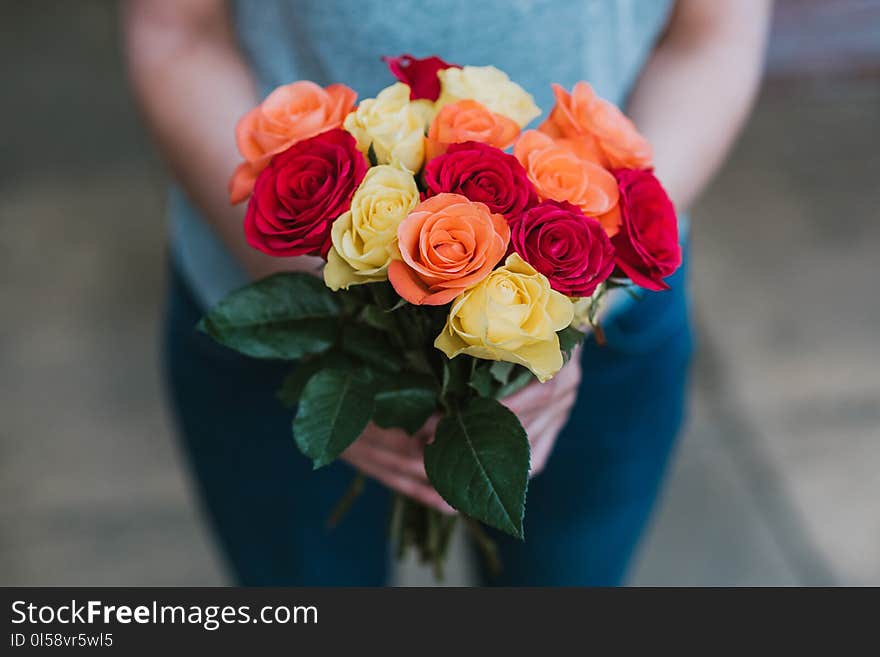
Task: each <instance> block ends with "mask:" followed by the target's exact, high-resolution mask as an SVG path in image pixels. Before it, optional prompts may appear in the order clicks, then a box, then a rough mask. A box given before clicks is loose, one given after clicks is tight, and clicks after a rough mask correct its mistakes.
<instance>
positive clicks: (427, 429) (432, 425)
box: [414, 413, 441, 445]
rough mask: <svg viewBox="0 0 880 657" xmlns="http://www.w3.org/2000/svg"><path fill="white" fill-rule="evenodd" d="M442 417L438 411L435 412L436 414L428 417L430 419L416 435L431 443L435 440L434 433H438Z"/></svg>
mask: <svg viewBox="0 0 880 657" xmlns="http://www.w3.org/2000/svg"><path fill="white" fill-rule="evenodd" d="M440 418H441V416H440V415H439V414H438V413H434V415H432V416H431V417H429V418H428V421H427V422H425V424H424V425H423V426H422V428H421V429H419V430H418V431H416V433H415V436H414V437H415V438H417V439H418V440H420V441H422V442H424V443H426V444H429V445H430V444H431V443H432V442H434V434H436V433H437V425H438V424H439V423H440Z"/></svg>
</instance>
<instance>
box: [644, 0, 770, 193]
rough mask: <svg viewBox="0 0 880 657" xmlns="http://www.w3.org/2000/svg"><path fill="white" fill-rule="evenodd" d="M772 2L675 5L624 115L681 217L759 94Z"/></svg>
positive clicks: (701, 0) (685, 0) (681, 0)
mask: <svg viewBox="0 0 880 657" xmlns="http://www.w3.org/2000/svg"><path fill="white" fill-rule="evenodd" d="M771 6H772V0H678V2H677V3H676V6H675V9H674V11H673V14H672V17H671V19H670V22H669V25H668V26H667V30H666V33H665V34H664V36H663V38H662V39H661V41H660V43H659V44H658V47H657V48H656V49H655V51H654V53H653V54H652V56H651V58H650V60H649V61H648V64H647V66H646V67H645V69H644V71H643V72H642V75H641V77H640V78H639V81H638V83H637V84H636V86H635V88H634V90H633V93H632V96H631V97H630V106H629V109H628V113H629V114H630V116H632V118H633V120H634V121H635V123H636V125H637V126H638V128H639V131H640V132H641V133H642V134H643V135H644V136H645V137H646V138H647V139H648V141H650V142H651V144H652V145H653V147H654V160H655V166H656V169H657V176H658V177H659V178H660V180H662V181H663V185H664V186H665V187H666V188H667V190H668V191H669V194H670V196H671V197H672V200H673V201H674V202H675V204H676V206H678V207H680V208H682V209H686V208H687V207H688V206H689V205H690V204H691V203H692V202H693V201H694V200H695V199H696V197H697V196H698V195H699V194H700V192H701V191H702V190H703V188H704V187H705V185H706V184H707V183H708V181H709V180H710V178H711V177H712V176H713V175H714V174H715V172H716V171H717V169H718V168H719V167H720V166H721V163H722V162H723V161H724V158H725V156H726V155H727V152H728V150H729V149H730V147H731V145H732V144H733V141H734V138H735V137H736V135H737V133H738V132H739V130H740V128H741V127H742V124H743V123H744V121H745V119H746V117H747V116H748V113H749V110H750V108H751V105H752V102H753V100H754V97H755V94H756V92H757V89H758V84H759V82H760V78H761V70H762V67H763V59H764V46H765V41H766V35H767V28H768V25H769V19H770V9H771Z"/></svg>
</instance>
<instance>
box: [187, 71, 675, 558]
mask: <svg viewBox="0 0 880 657" xmlns="http://www.w3.org/2000/svg"><path fill="white" fill-rule="evenodd" d="M385 61H386V63H387V64H388V67H389V69H390V70H391V73H392V74H393V75H394V76H395V77H396V78H397V79H398V80H399V82H397V83H395V84H392V85H391V86H389V87H387V88H385V89H384V90H382V91H381V92H380V93H379V94H378V95H377V96H376V97H375V98H370V99H367V100H363V101H361V102H360V104H357V105H356V104H355V102H356V94H355V92H354V91H352V90H351V89H350V88H348V87H346V86H344V85H341V84H334V85H330V86H328V87H326V88H322V87H320V86H318V85H316V84H314V83H312V82H307V81H301V82H294V83H292V84H289V85H285V86H282V87H279V88H278V89H276V90H275V91H273V92H272V93H271V94H270V95H269V96H268V97H267V98H266V99H265V100H264V101H263V102H262V103H261V104H260V105H259V106H258V107H256V108H254V109H253V110H251V111H250V112H249V113H248V114H246V115H245V116H244V117H243V118H242V119H241V121H240V122H239V124H238V127H237V130H236V138H237V143H238V148H239V150H240V151H241V154H242V156H243V157H244V162H242V164H241V165H240V166H239V167H238V168H237V170H236V171H235V173H234V175H233V177H232V179H231V181H230V196H231V200H232V202H233V203H238V202H242V201H245V200H247V199H249V200H248V207H247V214H246V218H245V222H244V232H245V235H246V237H247V241H248V243H249V244H250V245H251V246H253V247H254V248H257V249H259V250H261V251H263V252H264V253H267V254H269V255H272V256H299V255H317V256H320V257H322V258H323V259H324V260H325V261H326V265H325V266H324V268H323V279H322V278H319V277H318V276H320V275H321V273H320V272H315V273H316V274H318V276H314V275H310V274H307V273H281V274H276V275H273V276H270V277H268V278H265V279H263V280H260V281H257V282H255V283H252V284H250V285H248V286H246V287H244V288H243V289H240V290H238V291H236V292H233V293H231V294H230V295H229V296H227V297H226V298H225V299H224V300H223V301H221V302H220V303H219V304H218V305H217V306H216V307H215V308H213V309H212V310H211V312H210V313H209V314H208V315H207V316H206V317H205V318H204V319H203V320H202V323H201V324H200V327H201V329H202V330H204V331H205V332H207V333H208V334H209V335H210V336H211V337H213V338H214V339H215V340H217V341H219V342H220V343H222V344H224V345H226V346H228V347H230V348H232V349H235V350H237V351H239V352H240V353H243V354H246V355H248V356H252V357H254V358H271V359H284V360H288V361H290V362H291V372H290V375H289V377H288V378H287V380H286V381H285V382H284V384H283V387H282V388H281V390H280V391H279V393H278V395H279V398H280V399H281V401H282V402H284V403H286V404H288V405H290V406H291V407H292V408H295V409H296V411H295V417H294V419H293V437H294V440H295V441H296V444H297V445H298V447H299V449H300V450H301V451H302V452H303V454H305V455H306V456H307V457H309V458H310V459H312V461H313V463H314V466H315V467H316V468H318V467H321V466H324V465H327V464H328V463H330V462H331V461H333V460H334V459H335V458H336V457H337V456H339V455H340V454H341V453H342V452H343V451H344V450H345V449H346V448H347V447H348V446H349V445H350V444H351V443H352V442H353V441H354V440H355V439H356V438H357V437H358V436H359V435H360V434H361V433H362V432H363V430H364V428H365V427H366V426H367V424H368V423H369V422H371V421H372V422H374V423H376V424H377V425H379V426H381V427H398V428H401V429H403V430H404V431H406V432H408V433H409V434H415V433H416V432H417V431H418V430H419V429H420V428H421V427H423V425H424V424H425V422H426V421H427V420H428V419H429V418H430V417H431V416H432V415H434V414H440V416H441V419H440V420H439V423H438V424H437V425H436V432H435V435H434V438H433V440H432V441H431V442H430V444H428V445H427V446H426V447H425V450H424V454H425V469H426V471H427V475H428V478H429V480H430V482H431V483H432V484H433V486H434V487H435V488H436V490H437V491H438V492H439V494H440V495H441V496H442V497H443V498H444V499H445V500H446V501H447V502H448V503H449V504H450V505H451V506H452V507H454V508H455V509H457V510H458V511H459V512H460V513H461V514H462V515H463V516H464V517H465V518H466V519H467V520H468V521H469V524H470V525H471V526H472V528H474V530H475V531H477V532H478V533H479V534H480V535H481V536H483V538H485V537H484V535H482V532H481V531H480V529H479V524H478V521H479V522H483V523H486V524H488V525H491V526H492V527H495V528H497V529H499V530H501V531H504V532H507V533H509V534H512V535H514V536H516V537H519V538H522V536H523V515H524V511H525V500H526V488H527V484H528V478H529V442H528V438H527V436H526V433H525V431H524V430H523V428H522V426H521V425H520V422H519V421H518V419H517V417H516V416H515V415H514V414H513V413H512V412H511V411H510V410H508V409H507V408H506V407H505V406H504V405H503V404H501V403H500V402H499V401H498V400H499V399H502V398H504V397H505V396H507V395H509V394H511V393H513V392H514V391H516V390H518V389H520V388H522V387H523V386H525V385H527V384H529V383H531V382H533V381H535V380H537V381H540V382H545V381H547V380H548V379H550V378H551V377H553V376H554V374H556V373H557V372H558V371H559V370H560V368H561V367H562V366H563V363H564V362H565V360H566V359H567V358H568V357H570V355H571V351H572V349H573V348H574V347H575V346H576V345H577V344H578V343H579V342H580V341H581V340H582V339H583V337H584V335H585V332H586V331H589V330H593V331H595V333H596V338H597V339H599V340H601V330H600V328H599V326H598V323H597V311H598V308H599V307H600V305H601V301H602V299H603V296H604V295H605V294H606V292H607V291H608V290H610V289H612V288H614V287H626V286H630V285H632V284H635V285H637V286H640V287H642V288H646V289H649V290H662V289H665V288H666V284H665V283H664V281H663V279H664V278H665V277H667V276H669V275H670V274H671V273H672V272H673V271H674V270H675V269H676V268H677V267H678V266H679V264H680V261H681V254H680V250H679V246H678V236H677V228H676V219H675V212H674V210H673V207H672V204H671V203H670V201H669V198H668V197H667V195H666V193H665V191H664V190H663V188H662V186H661V185H660V183H659V182H658V181H657V179H656V178H655V177H654V174H653V173H652V169H651V148H650V145H649V144H648V143H647V141H646V140H645V139H644V138H643V137H642V136H641V135H640V134H639V133H638V132H637V130H636V129H635V127H634V125H633V124H632V123H631V122H630V121H629V120H628V119H627V118H626V117H625V116H624V115H623V114H622V113H621V112H620V110H619V109H617V108H616V107H615V106H614V105H612V104H610V103H608V102H607V101H605V100H603V99H602V98H600V97H598V96H597V95H596V94H595V93H594V92H593V90H592V88H591V87H590V86H589V85H588V84H587V83H585V82H579V83H578V84H576V85H575V86H574V89H573V90H572V91H571V92H568V91H566V90H565V89H563V88H561V87H559V86H557V85H554V87H553V90H554V93H555V96H556V104H555V106H554V108H553V109H552V111H551V112H550V114H549V116H548V118H547V119H546V120H545V121H544V122H543V123H542V124H541V125H540V126H539V127H538V129H537V130H526V131H523V128H524V127H525V126H526V125H527V124H528V123H529V122H530V121H532V120H533V119H535V118H536V117H537V116H538V115H539V114H540V110H539V109H538V108H537V107H536V106H535V104H534V101H533V99H532V97H531V96H530V95H529V94H528V93H526V92H525V91H524V90H523V89H522V88H521V87H520V86H518V85H517V84H515V83H514V82H512V81H511V80H510V79H509V78H508V77H507V75H505V74H504V73H503V72H502V71H500V70H498V69H496V68H494V67H491V66H485V67H476V66H464V67H460V66H455V65H450V64H447V63H446V62H444V61H442V60H441V59H439V58H437V57H428V58H425V59H416V58H413V57H411V56H409V55H404V56H402V57H397V58H385ZM511 149H512V153H510V152H508V151H510V150H511ZM454 522H455V517H454V516H444V515H443V514H441V513H440V512H438V511H434V510H430V509H428V508H427V507H425V506H422V505H420V504H419V503H417V502H415V501H413V500H410V499H407V498H404V497H398V498H397V500H396V501H395V503H394V506H393V512H392V515H391V532H392V538H393V540H394V542H395V543H396V545H397V547H398V549H399V550H400V551H401V552H402V551H403V550H404V549H405V548H406V547H407V546H409V545H413V546H415V547H417V548H418V550H419V553H420V554H421V556H422V558H423V559H425V560H428V561H432V562H433V563H434V564H435V565H438V566H440V565H442V561H443V556H444V554H445V549H446V545H447V543H448V540H449V536H450V532H451V530H452V526H453V523H454ZM481 544H482V545H483V546H487V545H488V543H486V542H485V541H481Z"/></svg>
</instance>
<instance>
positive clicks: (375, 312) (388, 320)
mask: <svg viewBox="0 0 880 657" xmlns="http://www.w3.org/2000/svg"><path fill="white" fill-rule="evenodd" d="M358 319H359V320H360V321H361V322H362V323H364V324H366V325H367V326H371V327H372V328H374V329H376V330H379V331H388V332H391V331H394V330H395V328H396V325H395V323H394V317H392V316H391V314H390V313H388V312H386V311H384V310H382V309H381V308H380V307H379V306H377V305H375V304H370V305H368V306H364V307H363V309H362V310H361V313H360V315H359V317H358Z"/></svg>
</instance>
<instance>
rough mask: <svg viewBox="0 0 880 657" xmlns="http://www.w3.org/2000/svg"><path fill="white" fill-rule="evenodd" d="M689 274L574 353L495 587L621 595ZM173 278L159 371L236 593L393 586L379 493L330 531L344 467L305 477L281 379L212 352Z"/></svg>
mask: <svg viewBox="0 0 880 657" xmlns="http://www.w3.org/2000/svg"><path fill="white" fill-rule="evenodd" d="M684 280H685V271H684V267H683V268H682V269H681V270H680V271H679V272H678V273H676V275H675V276H673V277H672V278H671V279H670V283H671V285H672V291H670V292H664V293H646V294H645V296H644V298H643V299H642V300H640V301H638V302H636V303H635V304H634V305H633V306H631V307H630V308H629V309H628V310H626V311H624V312H623V313H622V314H621V315H620V316H619V317H618V318H617V319H616V320H614V321H611V322H609V323H607V325H606V326H605V327H604V328H605V333H606V338H607V344H605V345H604V346H600V345H598V344H596V342H595V341H594V340H592V339H590V340H588V341H587V342H586V344H585V346H584V349H583V350H582V360H583V383H582V384H581V390H580V394H579V396H578V400H577V403H576V405H575V407H574V410H573V412H572V416H571V420H570V421H569V423H568V425H567V426H566V428H565V429H564V430H563V432H562V433H561V434H560V436H559V439H558V441H557V444H556V447H555V449H554V452H553V454H552V455H551V457H550V459H549V462H548V464H547V467H546V469H545V470H544V472H543V473H542V474H540V475H539V476H538V477H536V478H535V479H533V480H532V481H531V483H530V484H529V493H528V500H527V504H526V521H525V535H526V539H525V541H524V542H521V541H518V540H515V539H512V538H510V537H507V536H504V535H501V534H498V533H494V534H493V536H494V538H495V539H496V540H497V542H498V546H499V551H500V555H501V559H502V562H503V565H504V571H503V573H502V575H501V576H500V577H496V578H492V579H489V580H487V582H486V583H488V584H499V585H544V586H552V585H582V586H591V585H617V584H620V583H621V582H622V581H623V578H624V576H625V574H626V569H627V566H628V564H629V562H630V561H631V558H632V555H633V552H634V550H635V548H636V546H637V544H638V540H639V537H640V536H641V534H642V531H643V529H644V527H645V525H646V523H647V520H648V518H649V515H650V512H651V509H652V507H653V506H654V501H655V499H656V497H657V491H658V489H659V486H660V483H661V481H662V478H663V474H664V471H665V470H666V465H667V462H668V460H669V455H670V453H671V451H672V448H673V445H674V443H675V437H676V435H677V434H678V432H679V428H680V426H681V422H682V415H683V408H684V401H685V389H686V384H687V374H688V365H689V361H690V357H691V352H692V340H691V333H690V328H689V324H688V319H687V314H688V313H687V301H686V294H685V289H684V288H685V286H684ZM201 314H202V309H200V308H199V306H198V304H197V302H196V301H195V299H194V298H193V295H192V294H191V292H190V291H189V290H188V289H187V286H186V283H185V282H184V281H183V280H181V278H180V276H179V275H178V274H176V273H175V272H172V276H171V282H170V290H169V296H168V306H167V316H166V324H165V357H166V374H167V381H168V386H169V391H170V398H171V402H172V406H173V409H174V412H175V416H176V419H177V422H178V427H179V430H180V436H181V439H182V443H183V445H184V449H185V453H186V454H187V456H188V460H189V464H190V467H191V470H192V473H193V476H194V478H195V481H196V482H197V485H198V490H199V493H200V496H201V499H202V502H203V505H204V508H205V510H206V511H207V514H208V516H209V519H210V522H211V526H212V528H213V530H214V532H215V533H216V536H217V539H218V541H219V543H220V546H221V548H222V550H223V553H224V554H225V556H226V558H227V560H228V563H229V565H230V566H231V569H232V572H233V574H234V576H235V579H236V580H237V582H238V583H240V584H242V585H279V586H280V585H291V586H292V585H298V586H306V585H350V586H378V585H382V584H384V583H385V582H386V580H387V575H388V571H389V558H390V557H389V550H388V544H387V536H386V528H387V519H388V511H389V503H390V502H389V494H388V491H387V490H386V489H385V488H384V487H382V486H381V485H379V484H377V483H375V482H369V483H368V484H367V486H366V489H365V491H364V493H363V495H362V496H361V497H360V498H358V500H357V502H356V503H355V504H354V506H353V507H352V508H351V509H350V510H349V512H348V514H347V515H346V516H345V518H344V520H343V521H342V523H341V524H340V525H339V526H338V527H336V528H335V529H327V528H325V522H326V519H327V516H328V515H329V514H330V512H331V511H332V509H333V507H334V505H335V504H336V502H337V501H338V500H339V498H340V497H341V496H342V494H343V493H344V491H345V490H346V489H347V487H348V485H349V484H350V481H351V478H352V476H353V475H352V470H351V468H350V467H349V466H348V465H347V464H344V463H341V462H337V463H334V464H333V465H330V466H328V467H326V468H323V469H321V470H317V471H312V468H311V464H310V462H309V461H308V459H306V458H305V457H303V456H302V455H300V454H299V452H298V451H297V449H296V446H295V445H294V441H293V439H292V437H291V433H290V432H291V421H292V414H291V412H290V411H289V410H287V409H285V408H284V407H283V406H282V405H281V404H280V403H279V402H278V401H277V400H276V399H275V395H274V393H275V390H276V389H277V388H278V386H279V384H280V383H281V381H282V379H283V377H284V375H285V374H286V372H287V371H288V370H289V365H285V364H284V363H279V362H266V361H256V360H252V359H249V358H245V357H242V356H239V355H238V354H236V353H234V352H232V351H230V350H227V349H224V348H222V347H220V346H219V345H217V344H215V343H213V342H212V341H211V340H210V339H209V338H207V337H206V336H204V335H202V334H200V333H198V332H196V331H195V330H194V327H195V324H196V322H197V321H198V320H199V318H200V316H201Z"/></svg>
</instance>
